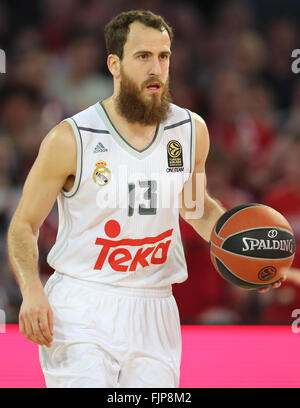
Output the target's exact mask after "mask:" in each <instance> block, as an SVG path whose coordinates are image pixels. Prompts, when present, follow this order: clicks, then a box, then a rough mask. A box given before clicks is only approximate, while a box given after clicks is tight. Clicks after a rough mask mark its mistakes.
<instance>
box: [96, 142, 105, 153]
mask: <svg viewBox="0 0 300 408" xmlns="http://www.w3.org/2000/svg"><path fill="white" fill-rule="evenodd" d="M103 152H107V149H106V148H105V147H104V146H103V144H102V143H101V142H99V143H97V144H96V146H95V148H94V153H103Z"/></svg>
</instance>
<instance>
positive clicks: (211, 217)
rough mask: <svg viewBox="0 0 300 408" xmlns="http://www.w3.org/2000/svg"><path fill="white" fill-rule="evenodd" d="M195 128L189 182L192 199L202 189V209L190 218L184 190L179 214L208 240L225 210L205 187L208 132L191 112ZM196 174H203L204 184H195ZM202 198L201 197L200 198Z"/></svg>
mask: <svg viewBox="0 0 300 408" xmlns="http://www.w3.org/2000/svg"><path fill="white" fill-rule="evenodd" d="M193 116H194V119H195V128H196V152H195V167H194V172H193V175H192V178H191V180H190V183H192V192H193V200H195V199H196V197H197V195H196V189H199V188H200V189H202V190H203V191H201V194H200V196H202V194H204V202H203V206H204V210H203V215H202V216H201V217H200V218H190V217H189V215H188V214H189V213H190V211H191V210H190V209H188V208H187V207H186V206H185V200H184V191H183V197H182V200H181V201H182V208H181V209H180V215H181V216H182V217H183V218H184V219H185V221H187V222H188V223H189V224H190V225H191V226H192V227H193V228H194V229H195V230H196V231H197V233H198V234H199V235H200V236H201V237H202V238H203V239H205V240H206V241H209V239H210V234H211V231H212V228H213V226H214V225H215V223H216V222H217V220H218V219H219V218H220V217H221V215H222V214H223V213H224V212H225V211H226V210H225V209H224V208H223V206H222V204H221V203H220V202H218V201H217V200H215V199H213V198H212V197H210V195H209V194H208V192H207V189H206V174H205V162H206V159H207V155H208V152H209V133H208V130H207V127H206V124H205V122H204V120H203V119H202V118H201V117H200V116H199V115H197V114H195V113H194V114H193ZM197 174H201V175H203V178H204V185H201V186H199V185H197V183H198V180H197ZM203 178H201V180H203ZM201 199H202V198H201Z"/></svg>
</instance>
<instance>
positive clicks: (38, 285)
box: [20, 278, 44, 298]
mask: <svg viewBox="0 0 300 408" xmlns="http://www.w3.org/2000/svg"><path fill="white" fill-rule="evenodd" d="M20 290H21V293H22V296H23V298H24V297H27V296H32V295H33V294H36V293H38V292H40V291H43V290H44V288H43V285H42V282H41V280H40V279H39V278H36V279H32V280H30V281H27V282H23V284H22V285H20Z"/></svg>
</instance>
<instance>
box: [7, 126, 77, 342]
mask: <svg viewBox="0 0 300 408" xmlns="http://www.w3.org/2000/svg"><path fill="white" fill-rule="evenodd" d="M76 154H77V153H76V142H75V139H74V136H73V131H72V128H71V126H70V125H69V124H68V123H67V122H63V123H61V124H59V125H58V126H56V127H55V128H53V129H52V130H51V131H50V132H49V134H48V135H47V136H46V137H45V139H44V140H43V142H42V143H41V146H40V150H39V154H38V156H37V158H36V160H35V163H34V165H33V166H32V168H31V170H30V172H29V175H28V177H27V179H26V182H25V184H24V189H23V193H22V197H21V200H20V203H19V205H18V207H17V209H16V211H15V214H14V216H13V218H12V221H11V224H10V227H9V230H8V235H7V244H8V255H9V260H10V263H11V266H12V269H13V272H14V275H15V277H16V280H17V282H18V285H19V287H20V291H21V293H22V297H23V302H22V305H21V309H20V314H19V325H20V331H21V333H22V334H23V335H24V336H25V337H26V338H28V339H30V340H32V341H34V342H36V343H39V344H41V345H42V344H44V345H46V346H50V343H51V341H52V327H53V315H52V311H51V308H50V305H49V303H48V299H47V297H46V295H45V293H44V289H43V285H42V283H41V280H40V277H39V269H38V257H39V254H38V243H37V241H38V235H39V229H40V227H41V225H42V224H43V222H44V220H45V218H46V217H47V215H48V214H49V212H50V211H51V209H52V207H53V205H54V202H55V200H56V198H57V195H58V194H59V192H60V190H61V189H62V188H65V189H67V190H69V189H70V188H71V184H72V182H73V177H74V175H75V173H76Z"/></svg>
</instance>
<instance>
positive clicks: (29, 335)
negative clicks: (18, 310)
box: [21, 315, 33, 340]
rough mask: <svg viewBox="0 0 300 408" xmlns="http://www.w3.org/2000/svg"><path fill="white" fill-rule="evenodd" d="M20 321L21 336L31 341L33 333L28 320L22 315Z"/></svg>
mask: <svg viewBox="0 0 300 408" xmlns="http://www.w3.org/2000/svg"><path fill="white" fill-rule="evenodd" d="M21 319H22V321H23V332H22V334H23V336H24V337H25V338H26V339H28V340H31V338H32V336H33V331H32V326H31V324H30V320H29V318H28V317H27V316H26V315H24V316H22V317H21Z"/></svg>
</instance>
